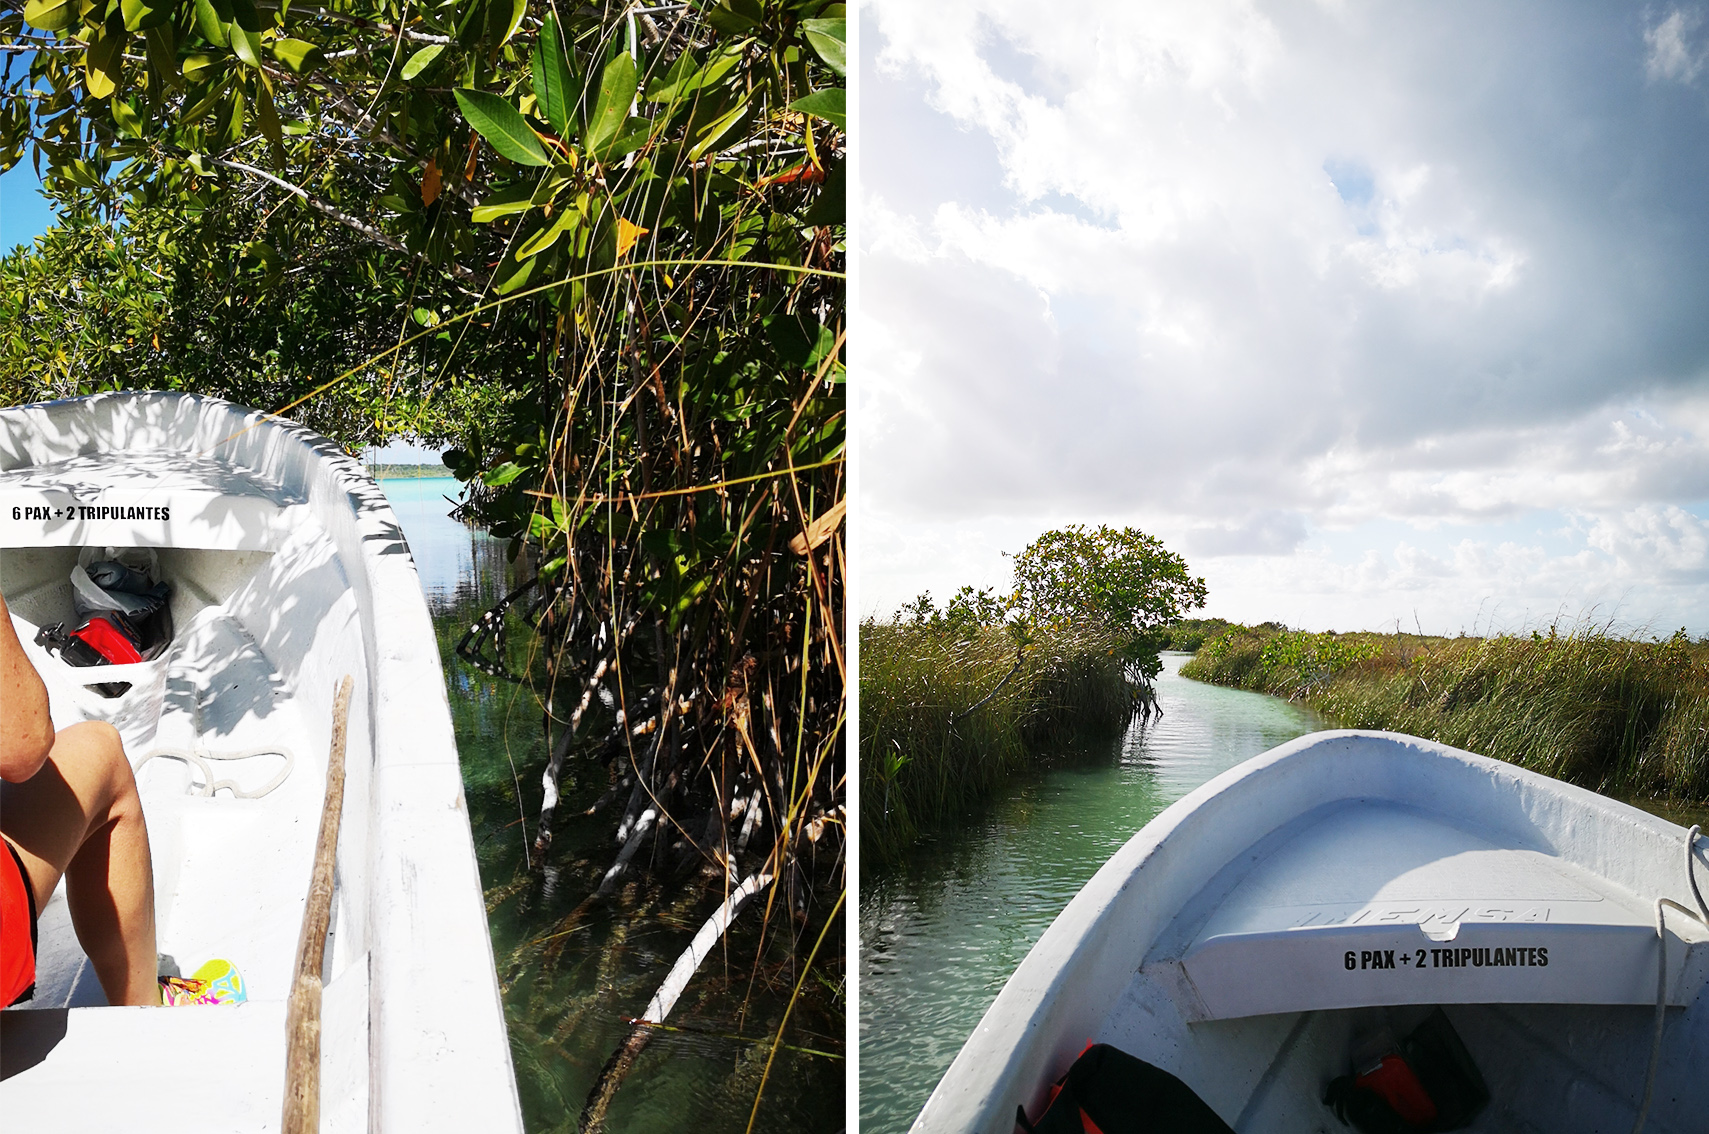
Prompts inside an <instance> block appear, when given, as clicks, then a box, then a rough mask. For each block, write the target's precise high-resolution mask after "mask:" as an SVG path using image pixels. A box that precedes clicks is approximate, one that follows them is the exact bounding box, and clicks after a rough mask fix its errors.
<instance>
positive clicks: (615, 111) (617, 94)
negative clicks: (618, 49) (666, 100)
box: [587, 54, 635, 161]
mask: <svg viewBox="0 0 1709 1134" xmlns="http://www.w3.org/2000/svg"><path fill="white" fill-rule="evenodd" d="M634 101H635V61H634V60H633V59H631V58H629V56H628V55H627V54H623V55H619V56H618V57H617V58H615V59H613V60H612V61H611V62H609V63H607V64H606V65H605V75H604V77H603V78H601V79H600V83H599V99H598V101H596V102H595V103H594V108H593V114H592V115H591V116H590V117H589V119H588V124H587V148H588V150H589V151H591V152H592V153H593V155H594V157H596V158H598V159H599V160H601V161H604V160H605V149H606V147H607V146H609V145H611V143H612V142H614V141H616V140H617V135H618V134H619V133H620V132H621V131H622V129H623V123H624V122H626V121H628V118H629V107H630V105H631V104H633V103H634Z"/></svg>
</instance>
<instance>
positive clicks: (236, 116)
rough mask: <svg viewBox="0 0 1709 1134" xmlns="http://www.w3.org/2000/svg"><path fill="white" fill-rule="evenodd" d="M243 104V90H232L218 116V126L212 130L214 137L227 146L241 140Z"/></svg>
mask: <svg viewBox="0 0 1709 1134" xmlns="http://www.w3.org/2000/svg"><path fill="white" fill-rule="evenodd" d="M243 105H244V100H243V92H242V91H241V90H233V91H232V92H231V98H230V100H229V101H228V102H227V103H226V109H225V112H224V113H223V114H222V116H221V118H220V128H219V129H218V130H216V131H214V136H215V138H216V139H217V140H219V141H220V142H222V143H223V144H225V145H227V146H235V145H237V144H238V143H239V142H241V141H243Z"/></svg>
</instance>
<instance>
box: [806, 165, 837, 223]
mask: <svg viewBox="0 0 1709 1134" xmlns="http://www.w3.org/2000/svg"><path fill="white" fill-rule="evenodd" d="M848 184H849V179H848V166H847V165H846V163H843V162H836V163H834V164H832V165H831V167H830V168H829V169H828V170H826V172H825V184H824V185H823V186H821V187H820V189H819V195H818V196H817V197H815V198H813V203H812V204H811V205H809V206H808V207H807V212H806V214H805V215H803V216H802V218H801V222H802V223H803V224H806V225H810V226H812V227H813V228H818V227H819V226H820V225H827V224H842V223H844V221H845V220H846V219H847V215H848V213H847V210H848Z"/></svg>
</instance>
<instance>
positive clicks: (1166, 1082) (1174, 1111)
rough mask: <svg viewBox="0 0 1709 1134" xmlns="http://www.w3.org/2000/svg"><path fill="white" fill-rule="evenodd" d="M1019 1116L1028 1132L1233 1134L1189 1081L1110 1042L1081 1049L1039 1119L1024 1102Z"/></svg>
mask: <svg viewBox="0 0 1709 1134" xmlns="http://www.w3.org/2000/svg"><path fill="white" fill-rule="evenodd" d="M1015 1121H1016V1123H1017V1124H1018V1125H1019V1126H1020V1127H1021V1129H1022V1130H1025V1131H1027V1132H1028V1134H1234V1131H1233V1130H1232V1129H1231V1128H1230V1127H1229V1125H1228V1123H1226V1122H1224V1121H1223V1120H1222V1119H1221V1118H1219V1117H1217V1113H1216V1111H1214V1110H1212V1109H1211V1108H1210V1107H1209V1106H1208V1105H1206V1103H1205V1101H1204V1100H1203V1099H1201V1098H1200V1097H1199V1096H1198V1095H1196V1094H1194V1093H1193V1089H1192V1088H1191V1087H1189V1086H1187V1084H1185V1083H1183V1082H1181V1080H1179V1079H1177V1078H1176V1077H1175V1076H1173V1075H1171V1074H1170V1073H1169V1072H1167V1071H1165V1070H1163V1069H1162V1068H1161V1067H1153V1066H1152V1065H1151V1064H1149V1063H1147V1062H1145V1060H1143V1059H1136V1058H1134V1057H1133V1056H1131V1055H1129V1054H1128V1053H1127V1052H1125V1051H1121V1050H1118V1049H1117V1048H1113V1047H1111V1046H1110V1045H1109V1044H1107V1043H1095V1044H1092V1045H1091V1046H1089V1047H1088V1048H1087V1049H1086V1050H1085V1051H1083V1052H1081V1053H1080V1058H1079V1059H1076V1060H1075V1061H1074V1065H1073V1066H1072V1067H1070V1068H1069V1069H1068V1073H1067V1074H1066V1075H1064V1076H1063V1077H1062V1078H1061V1079H1059V1080H1057V1083H1056V1088H1055V1090H1054V1091H1053V1092H1052V1096H1051V1100H1050V1105H1049V1106H1047V1107H1046V1108H1045V1111H1044V1114H1043V1115H1041V1116H1040V1117H1039V1120H1038V1122H1037V1123H1032V1122H1028V1121H1027V1112H1026V1108H1025V1107H1016V1108H1015Z"/></svg>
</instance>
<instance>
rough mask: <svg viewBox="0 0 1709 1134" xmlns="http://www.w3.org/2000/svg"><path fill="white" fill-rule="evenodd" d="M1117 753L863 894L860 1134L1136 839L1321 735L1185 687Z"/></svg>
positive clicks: (1304, 716)
mask: <svg viewBox="0 0 1709 1134" xmlns="http://www.w3.org/2000/svg"><path fill="white" fill-rule="evenodd" d="M1185 660H1186V655H1184V654H1165V655H1164V671H1163V674H1162V675H1161V676H1160V677H1159V679H1158V686H1157V691H1158V700H1159V703H1160V704H1161V706H1162V708H1163V716H1162V718H1161V719H1160V720H1155V721H1153V722H1151V723H1150V724H1135V725H1134V726H1133V727H1132V728H1130V729H1129V730H1128V732H1127V734H1126V735H1125V736H1123V737H1122V738H1121V740H1120V741H1119V742H1118V744H1117V745H1116V747H1115V749H1114V750H1113V751H1112V750H1111V749H1110V747H1108V746H1104V747H1102V749H1101V750H1098V751H1090V752H1077V753H1064V754H1063V758H1062V761H1061V763H1060V764H1059V765H1058V766H1056V767H1055V768H1054V769H1053V770H1052V771H1050V772H1048V773H1044V774H1042V775H1037V776H1034V777H1031V778H1029V779H1027V780H1024V781H1022V782H1021V783H1019V784H1018V785H1014V786H1012V788H1011V790H1010V792H1009V793H1008V794H1007V797H1006V798H1004V799H1003V800H1001V801H1000V802H997V803H994V804H992V805H989V806H987V807H986V808H984V809H982V810H981V811H980V812H979V813H977V814H975V815H970V816H969V817H968V820H967V822H966V824H965V825H964V826H962V827H961V828H959V829H956V830H951V831H947V832H944V833H942V834H940V835H938V836H937V837H935V838H934V839H932V840H931V841H929V842H925V843H923V844H922V845H921V846H920V847H919V848H918V849H917V851H916V852H915V853H914V854H913V855H912V856H911V857H910V859H909V861H908V862H907V863H906V864H904V865H902V866H900V867H898V868H897V869H895V870H892V871H888V872H886V873H885V874H884V875H883V876H881V877H878V878H875V879H868V880H866V881H865V883H864V884H863V886H862V892H861V900H860V922H861V924H860V931H861V950H860V955H861V969H860V972H861V977H860V1000H861V1011H860V1044H861V1046H860V1052H861V1084H860V1125H861V1131H862V1134H882V1132H894V1134H900V1132H901V1131H905V1130H906V1129H907V1128H908V1126H909V1124H910V1123H912V1122H913V1120H914V1116H915V1115H916V1114H918V1113H919V1110H920V1107H922V1106H923V1105H925V1101H926V1098H927V1096H928V1095H930V1094H931V1092H932V1088H933V1087H935V1086H936V1085H937V1081H938V1079H939V1078H941V1077H942V1076H943V1073H944V1071H945V1070H946V1069H947V1068H948V1067H949V1064H950V1062H951V1061H952V1060H953V1059H954V1058H955V1055H956V1053H957V1052H958V1051H960V1050H961V1045H962V1043H963V1042H964V1041H965V1040H966V1039H967V1036H968V1035H969V1033H971V1032H972V1030H973V1028H974V1026H975V1025H976V1024H978V1022H979V1018H980V1016H982V1015H983V1014H984V1012H985V1009H986V1008H987V1007H989V1006H990V1003H991V1001H992V1000H994V999H996V996H997V993H998V991H999V990H1000V989H1001V988H1002V987H1003V983H1004V982H1005V981H1006V980H1008V978H1009V974H1010V973H1012V972H1014V970H1015V968H1016V966H1018V965H1019V964H1020V962H1021V960H1022V958H1024V957H1025V956H1026V954H1027V951H1028V950H1030V949H1031V948H1032V946H1033V943H1034V942H1035V941H1037V940H1038V938H1039V936H1040V935H1041V934H1043V933H1044V930H1045V927H1046V926H1048V925H1049V924H1050V923H1051V921H1052V920H1054V919H1055V917H1056V915H1057V914H1058V913H1060V912H1061V910H1062V907H1063V906H1065V905H1066V904H1067V903H1068V900H1069V899H1070V898H1072V897H1073V896H1074V895H1075V894H1076V893H1077V892H1079V890H1080V888H1081V887H1082V886H1083V885H1085V883H1086V882H1087V880H1088V879H1090V878H1091V877H1092V875H1093V874H1094V873H1096V872H1097V869H1098V867H1100V866H1102V865H1103V864H1104V861H1105V860H1106V859H1108V858H1109V857H1110V855H1111V854H1113V853H1115V851H1116V850H1117V848H1119V847H1120V846H1121V845H1122V844H1123V843H1125V842H1126V841H1127V840H1128V839H1129V838H1130V837H1131V836H1132V835H1133V833H1134V832H1135V831H1137V830H1139V828H1140V827H1142V826H1144V825H1145V824H1146V823H1147V822H1148V821H1149V820H1150V819H1151V818H1152V817H1153V816H1155V815H1156V814H1157V813H1158V812H1160V811H1162V810H1163V809H1164V808H1165V807H1167V806H1168V805H1169V804H1170V803H1173V802H1174V801H1175V800H1177V799H1179V798H1181V797H1182V796H1183V795H1185V794H1187V793H1188V792H1189V791H1191V790H1192V789H1193V788H1195V787H1197V786H1199V785H1200V784H1202V783H1204V782H1205V781H1206V780H1209V779H1210V778H1212V777H1213V776H1215V775H1217V774H1218V773H1220V772H1223V771H1225V770H1227V769H1228V768H1231V767H1233V766H1234V765H1236V764H1238V763H1240V762H1241V761H1243V760H1246V759H1249V758H1250V757H1252V756H1256V755H1257V754H1258V753H1260V752H1263V751H1265V750H1267V749H1270V748H1273V747H1275V746H1276V745H1278V744H1281V743H1282V742H1284V741H1287V740H1291V739H1293V738H1294V737H1296V736H1301V735H1303V734H1305V733H1308V732H1312V731H1315V730H1316V729H1319V728H1322V727H1325V725H1324V723H1323V722H1322V721H1321V720H1320V718H1318V717H1317V715H1316V714H1315V713H1313V712H1311V711H1310V710H1309V709H1306V708H1303V707H1301V706H1298V705H1292V704H1289V703H1288V702H1286V701H1279V700H1277V699H1275V698H1273V697H1264V696H1260V695H1258V694H1256V693H1245V692H1241V691H1239V690H1233V689H1223V688H1220V687H1218V686H1213V685H1203V684H1200V683H1198V682H1194V681H1188V680H1187V679H1185V678H1183V677H1181V676H1180V675H1179V672H1178V671H1179V670H1180V667H1181V663H1182V662H1183V661H1185Z"/></svg>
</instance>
